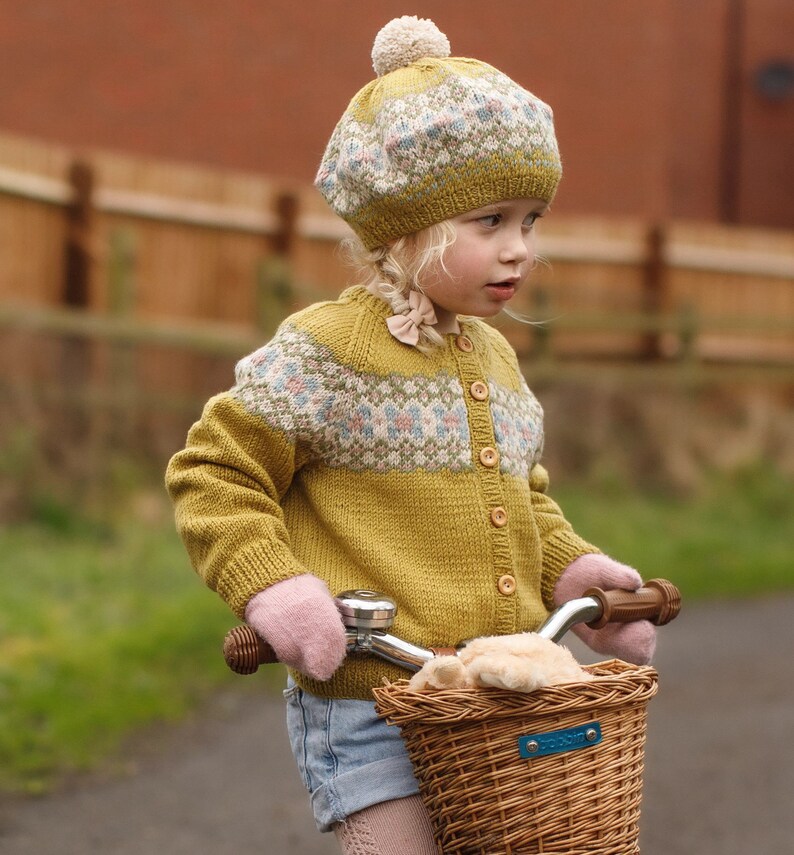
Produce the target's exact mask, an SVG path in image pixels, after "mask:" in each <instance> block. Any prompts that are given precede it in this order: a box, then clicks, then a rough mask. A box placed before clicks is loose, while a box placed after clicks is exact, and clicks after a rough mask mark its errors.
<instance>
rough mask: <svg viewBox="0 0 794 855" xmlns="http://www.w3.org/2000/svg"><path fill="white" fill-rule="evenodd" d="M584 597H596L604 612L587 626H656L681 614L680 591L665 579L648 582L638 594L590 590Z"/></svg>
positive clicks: (593, 627)
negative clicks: (648, 623) (636, 623)
mask: <svg viewBox="0 0 794 855" xmlns="http://www.w3.org/2000/svg"><path fill="white" fill-rule="evenodd" d="M584 595H585V597H595V598H596V599H597V600H598V601H599V602H600V603H601V607H602V609H603V612H602V614H601V617H599V618H596V619H595V620H593V621H591V622H590V623H588V624H587V625H588V626H589V627H590V628H591V629H600V628H601V627H602V626H604V625H605V624H607V623H613V622H614V623H630V622H631V621H634V620H642V619H646V620H650V621H651V622H652V623H654V624H656V626H662V625H663V624H666V623H669V622H670V621H671V620H672V619H673V618H674V617H675V616H676V615H677V614H678V613H679V612H680V611H681V592H680V591H679V590H678V588H677V587H676V586H675V585H674V584H673V583H672V582H668V581H667V580H666V579H651V580H650V581H648V582H646V583H645V585H644V586H643V587H642V588H640V589H639V590H637V591H622V590H620V589H615V590H611V591H602V590H601V589H600V588H590V590H589V591H585V594H584Z"/></svg>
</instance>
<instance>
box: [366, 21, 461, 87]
mask: <svg viewBox="0 0 794 855" xmlns="http://www.w3.org/2000/svg"><path fill="white" fill-rule="evenodd" d="M450 52H451V49H450V46H449V39H447V37H446V36H445V35H444V34H443V33H442V32H441V30H439V28H438V27H437V26H436V25H435V24H434V23H433V22H432V21H431V20H430V19H428V18H417V17H416V15H403V17H402V18H394V20H392V21H389V23H388V24H386V26H385V27H384V28H383V29H382V30H381V31H380V32H379V33H378V35H377V36H375V43H374V44H373V45H372V67H373V68H374V69H375V73H376V74H377V75H378V77H383V75H384V74H388V73H389V72H390V71H395V70H396V69H398V68H404V67H405V66H406V65H410V64H411V63H412V62H415V61H416V60H417V59H424V58H425V57H436V58H438V59H444V58H446V57H448V56H449V55H450Z"/></svg>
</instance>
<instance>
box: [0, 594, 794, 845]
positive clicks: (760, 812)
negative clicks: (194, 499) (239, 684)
mask: <svg viewBox="0 0 794 855" xmlns="http://www.w3.org/2000/svg"><path fill="white" fill-rule="evenodd" d="M793 625H794V597H792V596H787V597H784V598H775V599H764V600H759V601H753V602H746V603H731V604H711V605H699V606H697V607H693V608H690V609H685V610H684V612H683V613H682V615H681V616H680V617H679V618H678V620H677V622H676V624H674V625H672V626H670V627H668V628H667V629H666V630H663V631H662V632H663V635H662V637H661V643H660V650H659V654H658V656H657V661H656V665H657V667H658V669H659V672H660V675H661V690H660V693H659V695H658V696H657V698H655V699H654V700H653V701H652V702H651V707H650V722H649V739H648V749H647V755H646V782H645V800H644V808H643V819H642V852H643V855H746V853H748V852H752V853H758V855H790V853H791V852H794V679H792V678H794V667H793V666H792V657H793V656H794V643H792V642H794V631H792V626H793ZM575 652H576V653H577V654H578V655H581V654H582V651H581V648H578V647H576V648H575ZM250 679H256V678H255V677H253V678H250ZM336 851H337V850H336V847H335V845H334V841H333V839H332V838H331V836H330V835H319V834H317V833H316V832H315V831H314V827H313V823H312V820H311V818H310V815H309V811H308V807H307V804H306V799H305V795H304V792H303V790H302V788H301V785H300V783H299V781H298V776H297V773H296V771H295V769H294V767H293V762H292V758H291V756H290V755H289V751H288V748H287V746H286V737H285V736H284V725H283V715H282V708H281V700H280V698H262V697H259V696H255V695H253V694H251V693H247V692H246V693H243V694H241V695H237V694H234V693H233V694H227V695H225V696H223V697H220V698H218V699H216V701H215V703H214V704H213V705H212V708H211V709H209V710H207V711H205V712H204V713H203V714H202V717H201V718H200V719H199V720H196V721H192V722H188V723H187V724H185V725H184V726H180V727H179V728H178V729H163V730H158V731H157V733H154V734H150V735H149V736H148V737H147V739H146V740H145V742H144V744H143V745H142V746H141V748H140V750H139V751H138V752H137V753H136V755H135V757H134V758H133V760H132V761H131V765H130V767H129V768H128V769H127V770H126V774H124V775H122V776H120V777H115V778H113V777H108V778H106V779H104V780H97V779H95V778H92V779H90V780H87V781H83V782H80V783H75V784H73V785H72V786H71V787H70V788H69V789H68V790H67V791H66V792H63V793H59V794H56V795H53V796H49V797H46V798H42V799H38V800H32V801H12V802H6V803H0V852H1V853H3V855H33V853H36V855H183V853H184V855H188V853H189V855H226V853H229V855H231V853H239V852H250V853H263V855H332V853H336Z"/></svg>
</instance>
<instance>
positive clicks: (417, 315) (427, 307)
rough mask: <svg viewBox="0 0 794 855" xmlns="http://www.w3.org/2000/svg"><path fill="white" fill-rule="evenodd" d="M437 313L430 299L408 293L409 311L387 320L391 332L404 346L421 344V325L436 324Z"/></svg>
mask: <svg viewBox="0 0 794 855" xmlns="http://www.w3.org/2000/svg"><path fill="white" fill-rule="evenodd" d="M435 322H436V312H435V309H434V308H433V304H432V303H431V302H430V298H429V297H426V296H425V295H424V294H422V293H420V292H419V291H409V292H408V311H406V312H404V313H400V314H399V315H392V317H390V318H387V319H386V326H387V327H388V328H389V332H390V333H391V334H392V335H393V336H394V337H395V338H396V339H397V341H401V342H402V343H403V344H411V345H414V346H415V345H416V344H418V342H419V325H420V324H431V325H432V324H434V323H435Z"/></svg>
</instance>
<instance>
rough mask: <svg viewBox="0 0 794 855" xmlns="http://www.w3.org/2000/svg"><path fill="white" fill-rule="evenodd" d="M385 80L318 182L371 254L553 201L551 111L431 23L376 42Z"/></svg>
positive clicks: (356, 112)
mask: <svg viewBox="0 0 794 855" xmlns="http://www.w3.org/2000/svg"><path fill="white" fill-rule="evenodd" d="M372 64H373V67H374V69H375V72H376V74H377V75H378V77H377V78H376V79H375V80H373V81H372V82H371V83H369V84H367V85H366V86H365V87H364V88H363V89H361V91H360V92H358V94H357V95H356V96H355V97H354V98H353V100H352V101H351V102H350V104H349V105H348V107H347V110H345V113H344V115H343V116H342V118H341V119H340V120H339V122H338V124H337V126H336V128H335V129H334V132H333V134H332V136H331V139H330V141H329V143H328V147H327V148H326V150H325V154H324V156H323V159H322V163H321V164H320V169H319V171H318V173H317V178H316V179H315V185H316V186H317V188H318V189H319V191H320V192H321V193H322V194H323V196H324V197H325V199H326V200H327V202H328V203H329V205H330V206H331V208H333V210H334V211H335V212H336V213H337V214H339V216H340V217H342V218H343V219H344V220H346V221H347V222H348V223H349V224H350V225H351V226H352V228H353V230H354V231H355V232H356V234H358V236H359V237H360V238H361V240H362V242H363V243H364V244H365V246H366V247H367V248H368V249H374V248H375V247H377V246H385V245H386V244H388V243H389V242H390V241H393V240H395V239H396V238H399V237H402V236H403V235H407V234H411V233H412V232H417V231H419V230H421V229H423V228H426V227H427V226H431V225H433V224H434V223H439V222H441V221H442V220H447V219H450V218H451V217H455V216H457V215H459V214H463V213H465V212H466V211H472V210H474V209H476V208H481V207H483V206H485V205H490V204H493V203H494V202H499V201H501V200H503V199H518V198H525V197H526V198H537V199H543V200H544V201H546V202H550V201H551V200H552V198H553V197H554V193H555V191H556V189H557V184H558V183H559V181H560V177H561V175H562V167H561V164H560V154H559V151H558V149H557V140H556V138H555V136H554V122H553V117H552V111H551V108H550V107H549V106H548V105H546V104H544V103H543V101H541V100H540V99H539V98H536V97H535V96H534V95H533V94H532V93H531V92H527V90H526V89H523V88H522V87H521V86H519V85H518V84H517V83H515V82H514V81H513V80H511V79H510V78H509V77H508V76H507V75H505V74H502V72H501V71H498V70H497V69H496V68H493V67H492V66H490V65H487V64H486V63H484V62H480V61H478V60H476V59H466V58H463V57H451V56H450V45H449V41H448V40H447V37H446V36H445V35H444V34H443V33H442V32H441V31H440V30H439V29H438V28H437V27H436V25H435V24H434V23H433V22H432V21H429V20H427V19H419V18H417V17H415V16H408V15H406V16H404V17H402V18H395V19H394V20H393V21H390V22H389V23H388V24H386V26H385V27H384V28H383V29H382V30H381V31H380V32H379V33H378V35H377V37H376V39H375V43H374V45H373V48H372Z"/></svg>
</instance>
